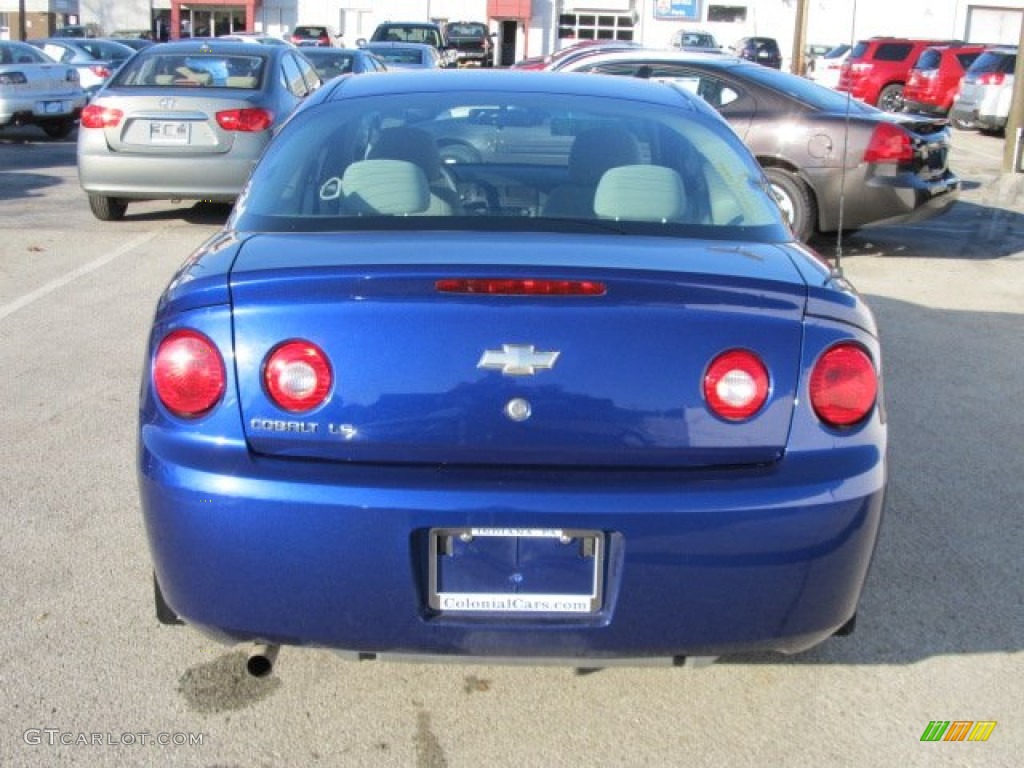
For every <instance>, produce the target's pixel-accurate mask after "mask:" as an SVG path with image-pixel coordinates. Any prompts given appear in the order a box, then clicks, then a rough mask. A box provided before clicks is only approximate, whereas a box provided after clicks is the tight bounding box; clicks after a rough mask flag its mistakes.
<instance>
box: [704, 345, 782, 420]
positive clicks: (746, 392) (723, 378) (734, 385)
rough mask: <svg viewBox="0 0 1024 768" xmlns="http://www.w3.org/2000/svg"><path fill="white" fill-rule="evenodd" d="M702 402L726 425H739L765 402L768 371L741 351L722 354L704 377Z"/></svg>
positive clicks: (755, 358)
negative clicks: (734, 422)
mask: <svg viewBox="0 0 1024 768" xmlns="http://www.w3.org/2000/svg"><path fill="white" fill-rule="evenodd" d="M704 399H705V400H706V401H707V404H708V407H709V408H711V411H712V412H713V413H714V414H715V415H717V416H720V417H721V418H723V419H727V420H729V421H743V420H744V419H749V418H750V417H751V416H753V415H754V414H755V413H757V412H758V411H759V410H760V409H761V406H762V405H764V403H765V401H766V400H767V399H768V369H767V368H765V366H764V363H762V362H761V358H759V357H758V356H757V355H755V354H754V353H753V352H749V351H747V350H745V349H731V350H729V351H728V352H723V353H722V354H720V355H719V356H718V357H716V358H715V359H714V360H712V361H711V365H709V366H708V370H707V372H706V373H705V374H704Z"/></svg>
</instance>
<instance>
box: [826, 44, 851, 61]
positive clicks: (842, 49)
mask: <svg viewBox="0 0 1024 768" xmlns="http://www.w3.org/2000/svg"><path fill="white" fill-rule="evenodd" d="M849 50H850V46H848V45H837V46H836V47H835V48H833V49H832V50H831V51H829V52H828V53H826V54H825V55H824V56H823V57H822V58H824V59H841V58H842V57H843V56H844V55H845V54H846V52H847V51H849Z"/></svg>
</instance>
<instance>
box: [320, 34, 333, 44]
mask: <svg viewBox="0 0 1024 768" xmlns="http://www.w3.org/2000/svg"><path fill="white" fill-rule="evenodd" d="M320 42H321V43H323V44H324V45H328V44H329V43H330V42H331V38H329V37H328V36H327V35H320Z"/></svg>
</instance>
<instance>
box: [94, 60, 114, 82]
mask: <svg viewBox="0 0 1024 768" xmlns="http://www.w3.org/2000/svg"><path fill="white" fill-rule="evenodd" d="M89 69H91V70H92V73H93V74H94V75H96V77H102V78H103V79H104V80H106V79H107V78H108V77H110V75H111V72H110V67H108V66H107V65H106V64H90V65H89Z"/></svg>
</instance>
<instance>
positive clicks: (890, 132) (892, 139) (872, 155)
mask: <svg viewBox="0 0 1024 768" xmlns="http://www.w3.org/2000/svg"><path fill="white" fill-rule="evenodd" d="M913 159H914V147H913V145H912V144H911V143H910V134H909V133H907V132H906V131H905V130H903V129H902V128H900V127H899V126H898V125H894V124H893V123H879V124H878V127H877V128H875V132H874V133H872V134H871V141H869V142H868V147H867V149H865V150H864V162H865V163H903V162H909V161H910V160H913Z"/></svg>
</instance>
